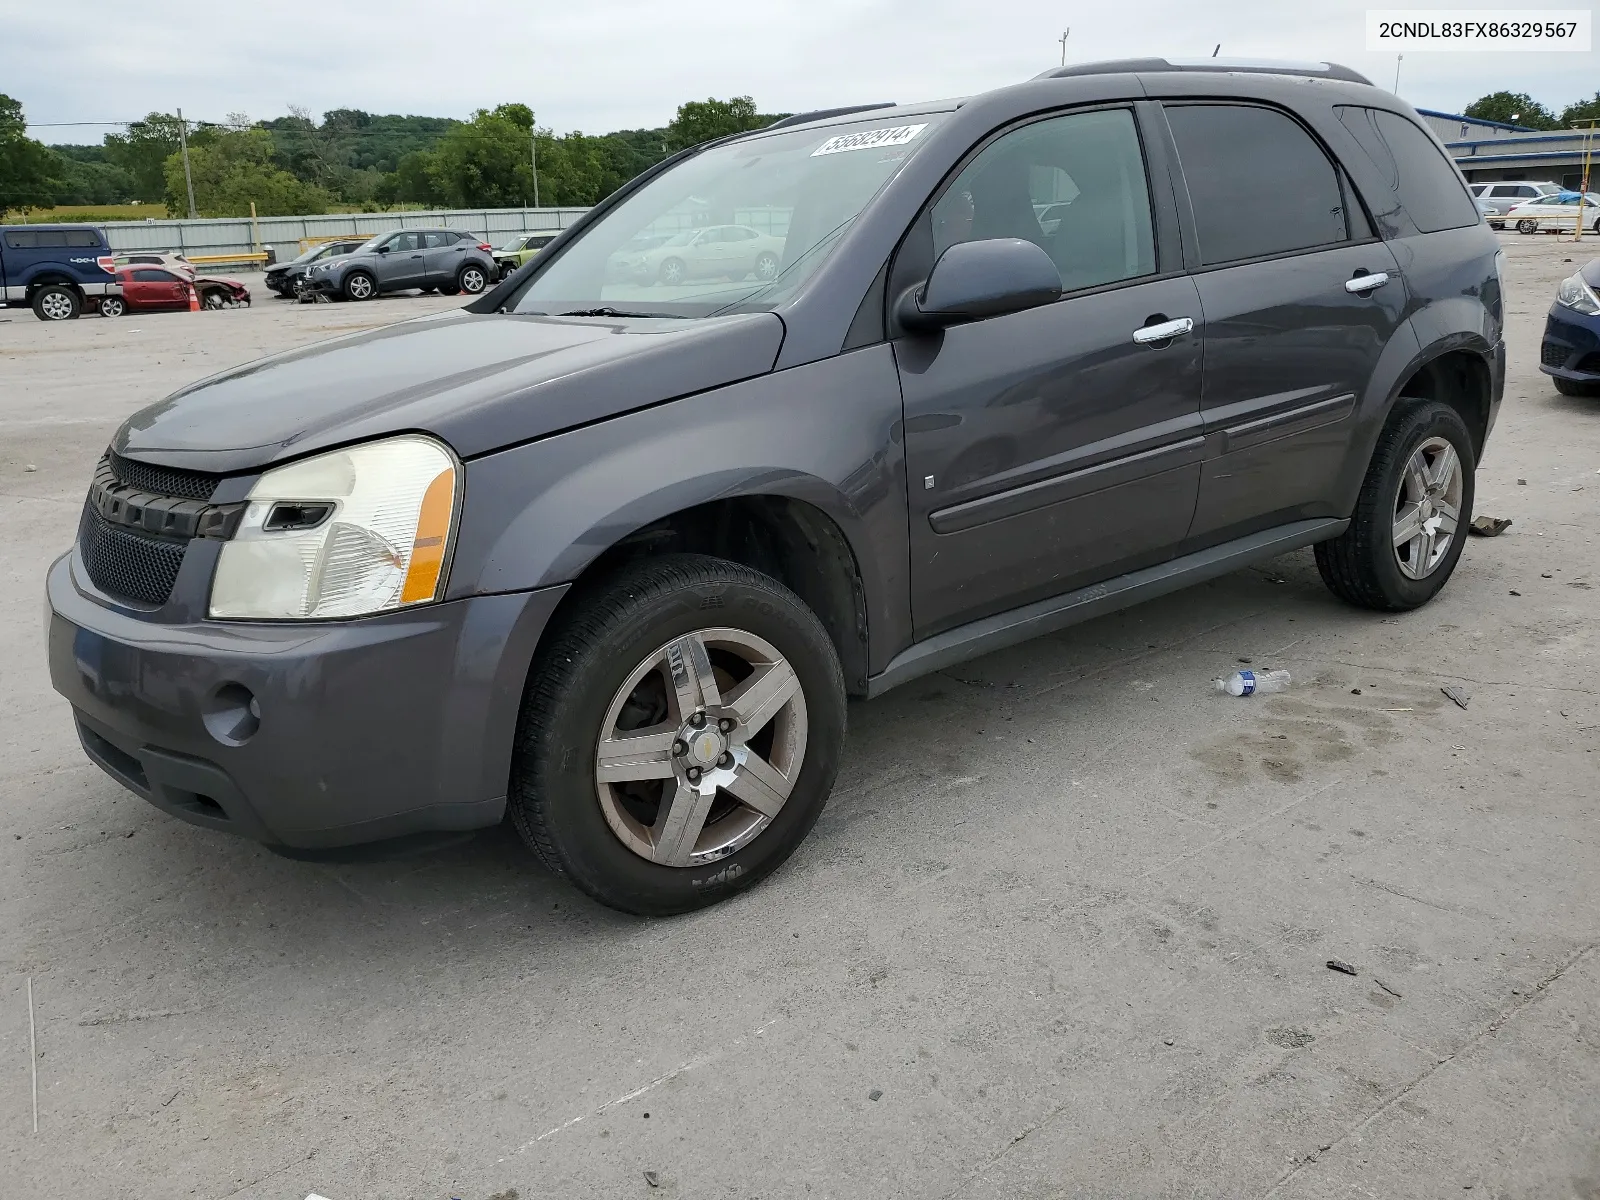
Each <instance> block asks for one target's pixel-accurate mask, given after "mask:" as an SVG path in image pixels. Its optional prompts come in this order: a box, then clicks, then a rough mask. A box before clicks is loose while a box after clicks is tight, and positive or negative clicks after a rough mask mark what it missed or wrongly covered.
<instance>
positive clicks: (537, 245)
mask: <svg viewBox="0 0 1600 1200" xmlns="http://www.w3.org/2000/svg"><path fill="white" fill-rule="evenodd" d="M555 240H556V239H555V237H554V235H550V236H541V237H532V238H529V239H528V247H527V248H528V249H529V250H543V249H544V248H545V247H546V246H548V245H549V244H550V243H551V242H553V241H555Z"/></svg>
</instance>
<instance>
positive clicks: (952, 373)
mask: <svg viewBox="0 0 1600 1200" xmlns="http://www.w3.org/2000/svg"><path fill="white" fill-rule="evenodd" d="M1155 117H1156V119H1157V120H1159V114H1155ZM1146 145H1147V140H1146V139H1145V138H1144V137H1142V136H1141V127H1140V122H1139V121H1138V120H1137V119H1136V116H1135V113H1134V109H1133V108H1132V107H1131V106H1126V105H1116V106H1112V107H1107V108H1097V109H1090V110H1084V111H1068V112H1061V113H1055V114H1050V115H1047V116H1044V117H1042V118H1039V119H1034V120H1030V121H1028V122H1026V123H1024V124H1021V125H1019V126H1017V127H1015V128H1013V129H1011V130H1008V131H1006V132H1003V133H1001V134H1000V135H998V136H997V137H995V138H993V139H992V140H990V141H989V142H988V143H987V144H986V145H984V146H983V147H982V149H981V150H978V151H977V152H976V153H975V154H974V155H973V157H972V158H971V159H970V160H969V161H968V163H967V164H966V165H965V166H964V167H963V168H962V169H961V170H960V172H959V173H958V174H957V175H956V177H955V178H954V179H953V180H952V181H951V182H950V183H949V184H948V185H946V187H945V188H944V190H943V191H942V192H941V193H940V194H939V195H938V196H937V197H936V199H935V202H934V203H933V204H932V206H931V207H930V208H929V209H927V210H926V211H925V212H924V213H923V215H922V216H921V217H920V218H919V219H918V221H917V223H916V224H915V225H913V227H912V229H911V232H910V233H909V234H907V237H906V240H905V242H904V243H903V245H902V247H901V249H900V251H899V253H898V255H897V256H896V258H895V261H894V265H893V268H892V272H891V276H890V282H889V288H888V291H889V294H890V295H901V294H903V293H904V291H905V290H906V289H907V288H911V287H917V286H920V285H921V283H922V282H923V281H924V280H926V278H927V272H928V271H929V270H930V269H931V268H932V265H933V263H934V262H935V261H937V258H938V256H939V255H940V254H942V253H943V252H944V251H945V250H946V249H947V248H948V247H949V246H951V245H953V244H955V243H957V242H964V241H973V240H981V239H989V238H1023V239H1025V240H1027V241H1031V242H1033V243H1035V244H1036V245H1038V246H1041V247H1042V248H1044V250H1045V251H1046V252H1047V253H1048V254H1049V255H1050V256H1051V258H1052V260H1053V261H1054V262H1055V264H1056V267H1057V269H1058V270H1059V271H1060V272H1061V282H1062V289H1063V294H1062V298H1061V299H1060V300H1058V301H1057V302H1055V303H1053V304H1046V305H1043V306H1041V307H1038V308H1032V309H1028V310H1026V311H1024V312H1018V313H1011V314H1008V315H1005V316H998V317H990V318H988V319H985V320H979V321H973V322H970V323H968V324H963V325H957V326H954V327H952V328H950V329H947V330H945V331H944V332H943V333H939V334H918V333H905V332H902V333H900V334H899V335H898V336H897V337H896V338H895V340H894V349H895V361H896V363H897V365H898V367H899V371H900V385H901V393H902V396H903V401H904V405H905V426H904V428H905V448H906V461H907V472H908V475H909V482H908V488H909V495H908V500H909V507H910V525H911V578H912V589H911V591H912V596H913V597H914V599H913V602H912V611H913V619H914V622H915V626H916V634H917V637H919V638H924V637H928V636H930V635H932V634H936V633H939V632H940V631H942V630H944V629H948V628H950V627H952V626H955V625H960V624H963V623H965V622H968V621H972V620H976V619H979V618H981V617H984V616H987V615H990V614H993V613H996V612H1000V611H1003V610H1005V609H1009V608H1014V607H1017V606H1019V605H1022V604H1027V603H1029V602H1031V601H1034V600H1041V599H1044V598H1047V597H1050V596H1055V595H1059V594H1062V593H1065V592H1068V591H1072V590H1074V589H1075V588H1078V587H1081V586H1083V585H1085V584H1090V583H1094V582H1098V581H1100V580H1103V579H1106V578H1109V577H1111V576H1114V575H1118V574H1121V573H1123V572H1126V571H1131V570H1136V569H1138V568H1140V567H1144V566H1149V565H1152V564H1154V563H1157V562H1160V561H1163V560H1165V559H1167V558H1170V557H1171V556H1172V555H1173V553H1174V550H1175V547H1176V546H1177V545H1178V544H1179V543H1180V542H1181V541H1182V539H1183V537H1184V534H1185V533H1186V532H1187V530H1188V528H1189V520H1190V517H1191V516H1192V515H1193V513H1194V503H1195V493H1196V489H1197V486H1198V482H1199V474H1200V466H1199V464H1200V458H1201V453H1202V438H1201V437H1200V414H1199V408H1200V378H1201V376H1200V366H1201V347H1202V342H1201V336H1202V329H1201V320H1200V308H1199V298H1198V296H1197V294H1196V291H1195V285H1194V283H1193V281H1192V280H1190V279H1189V278H1188V277H1187V276H1186V275H1185V274H1184V273H1183V268H1182V262H1181V260H1180V258H1179V256H1178V254H1177V233H1176V223H1175V222H1176V219H1175V217H1174V216H1173V213H1172V193H1171V189H1170V186H1169V185H1168V180H1167V173H1166V165H1165V162H1166V160H1165V157H1164V155H1160V154H1158V155H1157V156H1156V157H1155V158H1154V159H1153V160H1151V161H1152V165H1151V167H1150V168H1148V169H1147V166H1146V163H1147V157H1146V152H1145V151H1146ZM1157 149H1158V150H1159V147H1157ZM1152 179H1153V180H1154V181H1155V187H1154V188H1153V189H1152V187H1151V186H1150V184H1151V181H1152ZM1062 194H1067V195H1073V194H1076V195H1077V199H1076V200H1074V202H1073V204H1072V206H1071V207H1070V208H1069V209H1067V210H1065V211H1064V212H1063V213H1062V215H1061V220H1060V222H1059V223H1058V224H1057V226H1056V228H1055V230H1054V233H1053V234H1050V235H1047V234H1045V232H1044V231H1043V229H1042V228H1041V227H1040V225H1039V221H1038V216H1037V213H1036V208H1035V205H1036V204H1039V203H1049V202H1053V201H1056V200H1057V199H1059V197H1060V196H1061V195H1062ZM1158 226H1159V227H1160V228H1162V229H1163V231H1164V232H1163V235H1162V237H1160V238H1159V239H1158V238H1157V236H1156V233H1155V230H1156V228H1157V227H1158ZM1158 243H1159V245H1158ZM1158 250H1159V254H1158ZM1171 322H1177V323H1178V326H1177V327H1174V332H1173V335H1172V336H1170V337H1167V338H1164V339H1156V340H1151V339H1150V337H1149V335H1148V334H1146V333H1145V332H1144V331H1145V330H1146V329H1148V328H1150V327H1154V326H1169V327H1172V326H1171V325H1170V323H1171Z"/></svg>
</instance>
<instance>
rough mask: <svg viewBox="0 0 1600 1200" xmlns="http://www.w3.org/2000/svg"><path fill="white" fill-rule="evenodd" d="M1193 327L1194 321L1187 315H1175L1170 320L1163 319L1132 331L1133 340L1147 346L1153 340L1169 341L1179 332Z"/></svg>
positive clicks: (1185, 331) (1184, 331)
mask: <svg viewBox="0 0 1600 1200" xmlns="http://www.w3.org/2000/svg"><path fill="white" fill-rule="evenodd" d="M1193 328H1194V321H1193V320H1192V319H1190V318H1189V317H1177V318H1175V319H1174V320H1171V321H1163V322H1161V324H1159V325H1145V326H1142V327H1141V328H1139V329H1135V330H1134V331H1133V340H1134V341H1136V342H1138V343H1139V345H1141V346H1149V345H1151V344H1153V343H1155V342H1169V341H1171V340H1172V339H1173V338H1175V337H1177V336H1178V335H1179V334H1182V333H1188V332H1189V331H1190V330H1191V329H1193Z"/></svg>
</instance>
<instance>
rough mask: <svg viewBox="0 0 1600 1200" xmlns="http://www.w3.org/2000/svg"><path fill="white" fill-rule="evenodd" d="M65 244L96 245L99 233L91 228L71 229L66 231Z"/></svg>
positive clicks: (98, 240) (97, 244)
mask: <svg viewBox="0 0 1600 1200" xmlns="http://www.w3.org/2000/svg"><path fill="white" fill-rule="evenodd" d="M67 245H69V246H95V247H98V246H99V245H100V235H99V234H98V233H96V232H95V231H94V230H92V229H72V230H69V231H68V232H67Z"/></svg>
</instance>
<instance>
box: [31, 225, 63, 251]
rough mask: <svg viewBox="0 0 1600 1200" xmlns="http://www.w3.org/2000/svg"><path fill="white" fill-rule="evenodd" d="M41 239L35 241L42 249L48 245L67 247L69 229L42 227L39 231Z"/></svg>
mask: <svg viewBox="0 0 1600 1200" xmlns="http://www.w3.org/2000/svg"><path fill="white" fill-rule="evenodd" d="M37 236H38V238H39V240H38V241H36V242H35V243H34V245H36V246H38V247H39V248H40V249H41V250H42V249H44V248H45V247H46V246H49V247H51V248H52V249H54V248H58V247H59V248H65V247H66V245H67V231H66V230H65V229H41V230H40V231H39V233H38V235H37Z"/></svg>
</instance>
